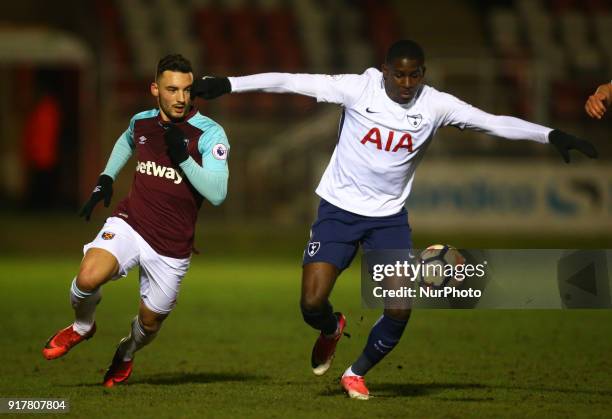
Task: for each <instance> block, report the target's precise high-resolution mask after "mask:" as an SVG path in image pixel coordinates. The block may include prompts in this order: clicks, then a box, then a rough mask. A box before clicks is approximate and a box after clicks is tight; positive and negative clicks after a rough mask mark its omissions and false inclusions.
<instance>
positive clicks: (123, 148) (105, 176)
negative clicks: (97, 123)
mask: <svg viewBox="0 0 612 419" xmlns="http://www.w3.org/2000/svg"><path fill="white" fill-rule="evenodd" d="M132 154H134V143H133V141H132V139H131V131H130V129H129V128H128V129H127V130H126V131H125V132H124V133H123V134H122V135H121V136H120V137H119V139H117V142H116V143H115V146H114V147H113V151H112V152H111V155H110V157H109V159H108V162H107V163H106V167H105V168H104V171H103V172H102V174H101V175H100V177H99V178H98V183H97V184H96V186H95V187H94V190H93V192H92V194H91V196H90V197H89V200H88V201H87V202H86V203H85V205H83V208H82V209H81V211H80V213H79V217H85V220H86V221H89V219H90V218H91V213H92V212H93V209H94V208H95V206H96V205H97V204H98V202H100V201H102V200H104V206H105V207H107V208H108V206H109V205H110V202H111V198H112V196H113V182H114V180H115V179H116V177H117V175H118V174H119V172H120V171H121V169H123V167H124V166H125V164H126V163H127V161H128V160H129V159H130V157H132Z"/></svg>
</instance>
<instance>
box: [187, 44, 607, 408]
mask: <svg viewBox="0 0 612 419" xmlns="http://www.w3.org/2000/svg"><path fill="white" fill-rule="evenodd" d="M424 64H425V58H424V53H423V50H422V49H421V47H420V46H419V45H418V44H417V43H415V42H413V41H407V40H404V41H398V42H396V43H395V44H393V45H392V46H391V47H390V48H389V50H388V52H387V56H386V59H385V63H384V64H383V65H382V71H380V70H378V69H376V68H369V69H367V70H366V71H365V72H364V73H363V74H359V75H357V74H344V75H335V76H330V75H315V74H284V73H265V74H256V75H251V76H246V77H229V78H225V77H204V78H202V79H201V80H196V81H195V82H194V85H193V87H192V95H194V96H201V97H203V98H204V99H213V98H215V97H218V96H221V95H222V94H226V93H240V92H249V91H255V90H260V91H265V92H273V93H298V94H302V95H306V96H311V97H314V98H316V99H317V101H319V102H330V103H337V104H339V105H341V106H342V107H343V112H342V117H341V122H340V128H339V138H338V143H337V145H336V148H335V150H334V153H333V155H332V157H331V160H330V162H329V165H328V166H327V169H326V170H325V173H324V174H323V177H322V179H321V182H320V183H319V186H318V187H317V190H316V193H317V195H319V196H320V197H321V204H320V206H319V211H318V217H317V220H316V221H315V223H314V224H313V226H312V230H311V238H310V241H309V242H308V244H307V246H306V249H305V251H304V261H303V274H302V295H301V301H300V303H301V304H300V305H301V310H302V314H303V318H304V321H305V322H306V323H307V324H309V325H310V326H312V327H313V328H315V329H317V330H319V331H320V335H319V337H318V339H317V341H316V342H315V345H314V347H313V350H312V355H311V363H312V368H313V372H314V373H315V374H316V375H322V374H324V373H325V372H326V371H327V370H328V369H329V367H330V366H331V361H332V359H333V357H334V353H335V349H336V344H337V342H338V340H339V339H340V337H341V336H342V332H343V329H344V327H345V325H346V318H345V317H344V315H342V314H341V313H334V311H333V309H332V306H331V304H330V302H329V299H328V298H329V295H330V294H331V291H332V288H333V285H334V283H335V281H336V278H337V277H338V275H339V274H340V273H341V272H342V270H344V269H345V268H346V267H347V266H349V264H350V263H351V261H352V259H353V257H354V256H355V254H356V251H357V249H358V247H359V245H361V246H362V247H363V248H364V250H366V251H367V250H382V249H410V248H411V247H412V241H411V236H410V233H411V230H410V227H409V225H408V219H407V213H406V209H405V208H404V203H405V202H406V199H407V198H408V196H409V194H410V190H411V187H412V181H413V178H414V173H415V170H416V168H417V166H418V164H419V162H420V161H421V159H422V157H423V154H424V152H425V150H426V149H427V146H428V145H429V143H430V142H431V140H432V138H433V136H434V134H435V133H436V131H437V129H438V128H439V127H442V126H448V125H452V126H455V127H458V128H460V129H465V128H468V129H473V130H478V131H482V132H486V133H488V134H491V135H495V136H498V137H503V138H507V139H511V140H531V141H536V142H539V143H542V144H547V143H550V144H552V145H554V146H555V147H556V148H557V149H558V150H559V152H560V153H561V155H562V156H563V158H564V160H565V161H566V162H569V150H570V149H577V150H579V151H581V152H583V153H584V154H586V155H588V156H589V157H592V158H594V157H596V156H597V152H596V150H595V148H594V147H593V146H592V145H591V144H590V143H588V142H587V141H584V140H581V139H579V138H576V137H574V136H572V135H569V134H566V133H563V132H561V131H559V130H553V129H551V128H547V127H544V126H541V125H536V124H532V123H530V122H526V121H523V120H520V119H517V118H512V117H508V116H496V115H491V114H489V113H486V112H483V111H481V110H480V109H477V108H475V107H473V106H471V105H469V104H467V103H465V102H462V101H461V100H459V99H457V98H456V97H454V96H452V95H449V94H447V93H443V92H439V91H438V90H436V89H434V88H433V87H431V86H428V85H425V84H424V83H423V81H424V76H425V65H424ZM287 140H288V141H290V140H291V139H287ZM409 317H410V310H409V309H397V308H393V309H391V308H386V309H385V310H384V313H383V315H382V317H381V318H380V319H379V320H378V321H377V322H376V324H375V325H374V326H373V328H372V330H371V332H370V335H369V337H368V341H367V343H366V346H365V348H364V350H363V352H362V354H361V355H360V356H359V357H358V358H357V360H356V361H355V362H354V363H353V364H352V365H351V366H349V367H348V368H347V369H346V371H345V372H344V374H343V376H342V378H341V385H342V387H343V388H344V390H345V391H346V392H347V393H348V395H349V396H350V397H352V398H357V399H368V398H369V391H368V389H367V387H366V385H365V381H364V375H365V374H366V373H367V372H368V371H369V370H370V369H371V368H372V367H373V366H374V365H376V364H377V363H378V362H379V361H380V360H381V359H382V358H383V357H385V356H386V355H387V354H388V353H389V352H390V351H391V350H392V349H393V348H394V347H395V346H396V344H397V343H398V342H399V340H400V337H401V335H402V333H403V331H404V329H405V327H406V324H407V322H408V319H409Z"/></svg>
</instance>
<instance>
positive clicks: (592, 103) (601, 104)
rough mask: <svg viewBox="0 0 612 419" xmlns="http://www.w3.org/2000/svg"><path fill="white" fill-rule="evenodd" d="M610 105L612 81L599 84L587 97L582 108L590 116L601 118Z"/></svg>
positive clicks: (611, 100)
mask: <svg viewBox="0 0 612 419" xmlns="http://www.w3.org/2000/svg"><path fill="white" fill-rule="evenodd" d="M610 105H612V82H610V83H606V84H602V85H601V86H599V87H598V88H597V90H595V93H593V94H592V95H591V96H589V98H588V99H587V101H586V103H585V104H584V109H585V110H586V113H587V114H588V115H589V116H590V117H591V118H596V119H601V118H603V116H604V114H605V113H606V109H607V108H608V107H610Z"/></svg>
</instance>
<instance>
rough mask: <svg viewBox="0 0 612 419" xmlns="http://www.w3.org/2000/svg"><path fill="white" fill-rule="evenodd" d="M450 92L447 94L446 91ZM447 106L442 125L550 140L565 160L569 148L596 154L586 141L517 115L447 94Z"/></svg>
mask: <svg viewBox="0 0 612 419" xmlns="http://www.w3.org/2000/svg"><path fill="white" fill-rule="evenodd" d="M449 96H450V95H449ZM450 97H451V98H452V99H451V100H450V101H449V102H450V106H449V110H448V112H447V114H446V123H445V125H453V126H457V127H459V128H461V129H463V128H468V129H472V130H475V131H481V132H485V133H487V134H490V135H495V136H497V137H502V138H506V139H509V140H531V141H536V142H539V143H542V144H547V143H549V144H552V145H553V146H554V147H555V148H556V149H557V150H558V151H559V153H561V156H562V157H563V160H565V162H566V163H569V162H570V154H569V151H570V150H578V151H580V152H581V153H583V154H585V155H587V156H588V157H590V158H597V150H596V149H595V147H594V146H593V145H592V144H591V143H590V142H588V141H586V140H583V139H580V138H577V137H575V136H573V135H571V134H568V133H565V132H563V131H561V130H557V129H552V128H548V127H545V126H542V125H538V124H534V123H532V122H528V121H524V120H522V119H519V118H515V117H512V116H504V115H493V114H490V113H487V112H484V111H482V110H480V109H478V108H475V107H473V106H471V105H468V104H467V103H464V102H461V101H460V100H458V99H456V98H454V97H452V96H450Z"/></svg>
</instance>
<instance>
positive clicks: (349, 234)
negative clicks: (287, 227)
mask: <svg viewBox="0 0 612 419" xmlns="http://www.w3.org/2000/svg"><path fill="white" fill-rule="evenodd" d="M359 245H361V246H363V249H364V250H365V251H368V250H386V249H411V248H412V234H411V229H410V225H409V224H408V211H406V208H402V210H401V211H400V212H399V213H397V214H395V215H389V216H386V217H366V216H364V215H358V214H354V213H352V212H348V211H345V210H343V209H341V208H338V207H336V206H334V205H332V204H330V203H329V202H327V201H326V200H324V199H321V203H320V204H319V211H318V214H317V219H316V221H315V222H314V224H313V225H312V229H311V230H310V240H309V241H308V244H307V245H306V249H305V250H304V260H303V265H306V264H308V263H311V262H328V263H331V264H333V265H335V266H336V267H337V268H338V269H339V270H340V271H342V270H344V269H345V268H347V267H348V266H349V265H350V264H351V262H352V260H353V258H354V257H355V254H356V253H357V249H358V248H359Z"/></svg>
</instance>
